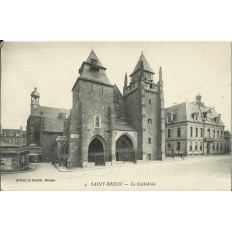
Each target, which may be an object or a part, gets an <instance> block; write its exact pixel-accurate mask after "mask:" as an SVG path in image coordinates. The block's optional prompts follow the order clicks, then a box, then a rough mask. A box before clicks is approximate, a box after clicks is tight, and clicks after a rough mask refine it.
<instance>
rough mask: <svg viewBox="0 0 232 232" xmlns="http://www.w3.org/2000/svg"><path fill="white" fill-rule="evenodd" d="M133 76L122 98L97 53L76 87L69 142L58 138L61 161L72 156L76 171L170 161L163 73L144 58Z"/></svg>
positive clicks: (86, 63)
mask: <svg viewBox="0 0 232 232" xmlns="http://www.w3.org/2000/svg"><path fill="white" fill-rule="evenodd" d="M157 76H158V77H157ZM129 77H130V79H129ZM129 77H127V74H126V75H125V78H124V87H123V93H121V92H120V90H119V89H118V87H117V86H116V85H112V84H111V83H110V81H109V79H108V77H107V74H106V68H105V67H104V66H103V64H102V63H101V62H100V60H99V59H98V57H97V56H96V54H95V52H94V51H93V50H92V51H91V53H90V55H89V56H88V58H87V60H86V61H84V62H83V63H82V65H81V67H80V69H79V77H78V78H77V80H76V82H75V84H74V86H73V88H72V95H73V100H72V101H73V105H72V109H71V111H70V116H69V125H68V127H66V129H65V133H64V135H66V137H64V136H61V137H60V138H58V139H57V144H58V159H59V158H60V157H62V156H63V157H66V158H67V159H68V162H69V166H70V167H91V166H95V165H117V164H120V163H124V162H132V163H137V162H142V161H145V160H162V159H163V158H164V155H165V120H164V93H163V81H162V69H161V68H160V70H159V74H158V75H155V73H154V71H153V70H152V69H151V67H150V65H149V64H148V62H147V60H146V58H145V56H144V54H143V53H142V54H141V56H140V58H139V60H138V62H137V64H136V66H135V68H134V70H133V72H132V73H131V75H130V76H129Z"/></svg>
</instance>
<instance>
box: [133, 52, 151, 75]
mask: <svg viewBox="0 0 232 232" xmlns="http://www.w3.org/2000/svg"><path fill="white" fill-rule="evenodd" d="M141 61H142V63H143V69H144V71H147V72H150V73H153V74H154V71H153V70H152V69H151V67H150V65H149V64H148V62H147V59H146V58H145V56H144V55H143V53H142V54H141V56H140V57H139V60H138V62H137V64H136V66H135V68H134V71H133V72H132V73H131V75H133V74H134V73H135V72H137V71H138V70H139V69H140V66H141ZM131 75H130V76H131Z"/></svg>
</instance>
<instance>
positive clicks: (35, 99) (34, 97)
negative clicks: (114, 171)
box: [31, 87, 40, 109]
mask: <svg viewBox="0 0 232 232" xmlns="http://www.w3.org/2000/svg"><path fill="white" fill-rule="evenodd" d="M39 98H40V95H39V93H38V91H37V88H36V87H35V88H34V91H33V92H32V93H31V109H32V108H37V107H38V106H40V104H39Z"/></svg>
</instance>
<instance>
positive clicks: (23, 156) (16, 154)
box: [0, 141, 29, 172]
mask: <svg viewBox="0 0 232 232" xmlns="http://www.w3.org/2000/svg"><path fill="white" fill-rule="evenodd" d="M0 151H1V153H0V157H1V172H16V171H26V170H28V169H29V151H27V150H26V149H24V148H21V147H20V145H19V144H14V143H9V142H6V141H1V142H0Z"/></svg>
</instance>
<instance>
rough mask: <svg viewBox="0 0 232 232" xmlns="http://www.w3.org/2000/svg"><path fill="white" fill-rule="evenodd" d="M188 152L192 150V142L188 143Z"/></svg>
mask: <svg viewBox="0 0 232 232" xmlns="http://www.w3.org/2000/svg"><path fill="white" fill-rule="evenodd" d="M189 150H190V151H192V150H193V143H192V142H190V146H189Z"/></svg>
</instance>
